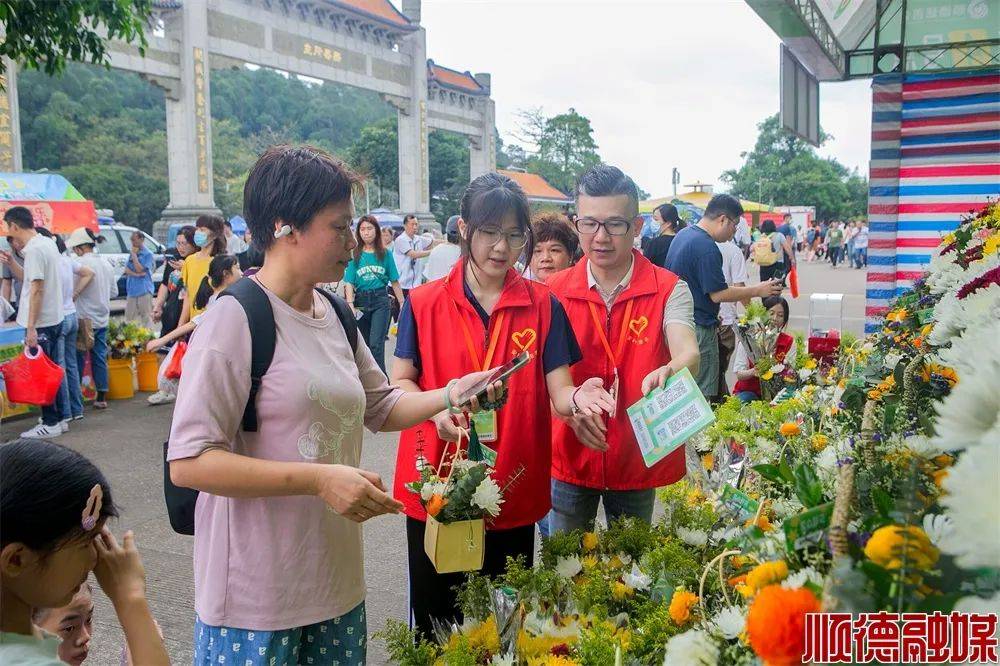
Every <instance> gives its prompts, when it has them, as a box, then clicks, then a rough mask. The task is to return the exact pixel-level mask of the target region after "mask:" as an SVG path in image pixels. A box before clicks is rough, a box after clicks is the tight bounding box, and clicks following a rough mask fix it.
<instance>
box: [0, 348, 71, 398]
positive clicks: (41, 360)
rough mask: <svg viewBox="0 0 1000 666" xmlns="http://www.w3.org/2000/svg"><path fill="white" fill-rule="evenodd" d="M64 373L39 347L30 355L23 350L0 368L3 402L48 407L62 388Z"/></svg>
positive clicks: (26, 350)
mask: <svg viewBox="0 0 1000 666" xmlns="http://www.w3.org/2000/svg"><path fill="white" fill-rule="evenodd" d="M64 372H65V371H64V370H63V369H62V368H61V367H59V366H58V365H56V364H55V363H54V362H53V361H52V359H50V358H49V357H48V356H47V355H46V354H45V352H44V351H42V348H41V347H36V348H35V352H34V354H32V353H31V351H29V350H28V348H27V347H25V349H24V351H23V352H21V355H20V356H18V357H17V358H15V359H13V360H12V361H8V362H7V363H4V364H3V365H2V366H0V373H2V374H3V380H4V384H5V385H6V389H7V399H8V400H10V401H11V402H15V403H18V404H21V405H39V406H44V405H51V404H52V403H53V402H55V400H56V394H58V393H59V387H60V386H61V385H62V380H63V374H64Z"/></svg>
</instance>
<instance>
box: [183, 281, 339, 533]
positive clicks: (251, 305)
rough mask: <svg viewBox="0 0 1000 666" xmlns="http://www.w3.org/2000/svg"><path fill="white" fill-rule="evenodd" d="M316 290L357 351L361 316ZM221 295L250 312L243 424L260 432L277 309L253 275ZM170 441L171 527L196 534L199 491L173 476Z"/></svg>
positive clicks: (248, 429)
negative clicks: (182, 485)
mask: <svg viewBox="0 0 1000 666" xmlns="http://www.w3.org/2000/svg"><path fill="white" fill-rule="evenodd" d="M316 291H318V292H319V293H320V294H322V295H323V296H324V297H325V298H326V299H327V300H328V301H330V305H331V306H333V311H334V312H336V313H337V318H338V319H339V320H340V323H341V324H342V325H343V327H344V331H346V333H347V341H348V342H349V343H350V344H351V351H352V352H357V350H358V320H357V318H356V317H355V316H354V312H353V311H352V310H351V307H350V306H349V305H348V304H347V302H346V301H345V300H344V299H342V298H340V297H339V296H336V295H334V294H331V293H329V292H327V291H324V290H322V289H317V290H316ZM220 296H232V297H234V298H235V299H236V300H237V301H239V303H240V305H242V306H243V310H244V311H245V312H246V313H247V323H248V324H249V327H250V396H249V397H248V398H247V404H246V407H245V408H244V409H243V423H242V428H243V430H244V431H246V432H257V392H258V391H259V390H260V385H261V381H262V380H263V378H264V375H265V374H267V369H268V368H269V367H270V365H271V360H272V359H273V358H274V346H275V342H276V338H277V334H276V331H275V327H274V311H273V310H272V309H271V302H270V301H269V300H268V299H267V294H265V293H264V290H263V289H261V288H260V285H258V284H257V283H256V282H254V281H253V280H251V279H249V278H244V279H242V280H240V281H239V282H237V283H236V284H234V285H233V286H231V287H229V288H228V289H226V290H225V291H224V292H222V294H220ZM168 444H169V442H164V443H163V499H164V500H165V501H166V504H167V515H168V516H169V517H170V527H172V528H173V530H174V531H175V532H177V533H178V534H186V535H188V536H191V535H193V534H194V507H195V503H196V502H197V501H198V491H197V490H195V489H193V488H180V487H178V486H176V485H174V483H173V481H171V480H170V463H169V462H167V446H168Z"/></svg>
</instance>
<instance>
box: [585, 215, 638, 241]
mask: <svg viewBox="0 0 1000 666" xmlns="http://www.w3.org/2000/svg"><path fill="white" fill-rule="evenodd" d="M573 225H574V226H575V227H576V230H577V231H579V232H580V233H581V234H588V235H589V234H596V233H597V230H598V229H600V228H601V227H604V230H605V231H606V232H608V235H609V236H624V235H625V234H627V233H628V230H629V227H631V226H632V220H627V219H625V218H624V217H610V218H608V219H606V220H604V221H601V220H597V219H595V218H593V217H578V218H577V219H576V222H574V223H573Z"/></svg>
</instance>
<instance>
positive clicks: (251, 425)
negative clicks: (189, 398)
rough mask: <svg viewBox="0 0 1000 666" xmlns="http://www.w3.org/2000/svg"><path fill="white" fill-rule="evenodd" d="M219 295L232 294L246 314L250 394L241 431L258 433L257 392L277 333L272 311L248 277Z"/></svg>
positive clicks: (272, 353)
mask: <svg viewBox="0 0 1000 666" xmlns="http://www.w3.org/2000/svg"><path fill="white" fill-rule="evenodd" d="M220 296H232V297H234V298H235V299H236V300H237V301H239V303H240V305H242V306H243V310H244V311H245V312H246V313H247V324H248V325H249V327H250V395H249V396H248V397H247V404H246V407H244V409H243V430H245V431H247V432H257V393H258V391H260V384H261V380H262V379H263V378H264V375H265V374H267V369H268V368H269V367H270V366H271V360H272V359H274V347H275V344H276V343H277V332H276V331H275V327H274V310H272V309H271V302H270V301H269V300H268V299H267V294H265V293H264V290H263V289H261V287H260V285H259V284H257V283H256V282H255V281H253V280H251V279H250V278H243V279H242V280H239V281H238V282H236V283H235V284H233V285H232V286H230V287H229V288H228V289H226V290H225V291H224V292H222V294H220Z"/></svg>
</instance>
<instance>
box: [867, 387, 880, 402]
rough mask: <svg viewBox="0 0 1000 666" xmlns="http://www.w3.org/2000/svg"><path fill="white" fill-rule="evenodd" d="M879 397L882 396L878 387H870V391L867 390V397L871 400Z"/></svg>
mask: <svg viewBox="0 0 1000 666" xmlns="http://www.w3.org/2000/svg"><path fill="white" fill-rule="evenodd" d="M881 397H882V392H881V391H879V390H878V389H872V390H871V391H868V398H869V399H871V400H878V399H880V398H881Z"/></svg>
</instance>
